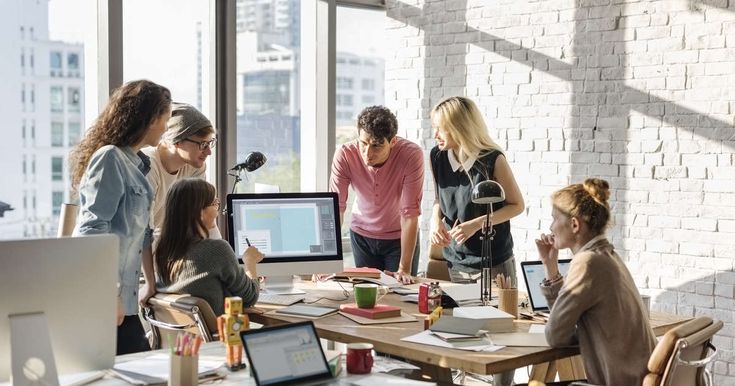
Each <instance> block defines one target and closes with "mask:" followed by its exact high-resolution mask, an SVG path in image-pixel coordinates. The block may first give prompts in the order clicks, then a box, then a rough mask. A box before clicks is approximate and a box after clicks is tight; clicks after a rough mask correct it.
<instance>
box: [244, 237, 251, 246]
mask: <svg viewBox="0 0 735 386" xmlns="http://www.w3.org/2000/svg"><path fill="white" fill-rule="evenodd" d="M245 242H246V243H248V247H252V245H250V240H248V238H247V237H246V238H245Z"/></svg>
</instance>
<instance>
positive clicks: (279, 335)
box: [240, 321, 350, 386]
mask: <svg viewBox="0 0 735 386" xmlns="http://www.w3.org/2000/svg"><path fill="white" fill-rule="evenodd" d="M240 338H241V339H242V344H243V346H245V353H246V354H247V357H248V360H249V361H250V369H251V370H252V374H253V377H254V378H255V384H256V385H258V386H276V385H349V384H350V383H349V382H347V381H346V380H339V379H335V378H334V377H333V376H332V372H331V371H330V370H329V364H328V363H327V359H326V357H325V356H324V351H323V350H322V345H321V344H320V343H319V336H317V334H316V330H315V329H314V323H312V322H311V321H307V322H300V323H290V324H282V325H278V326H274V327H263V328H259V329H253V330H248V331H243V332H241V333H240Z"/></svg>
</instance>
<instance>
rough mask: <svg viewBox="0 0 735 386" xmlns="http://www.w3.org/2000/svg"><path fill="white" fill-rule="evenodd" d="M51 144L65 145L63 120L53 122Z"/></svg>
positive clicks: (55, 145)
mask: <svg viewBox="0 0 735 386" xmlns="http://www.w3.org/2000/svg"><path fill="white" fill-rule="evenodd" d="M51 146H53V147H61V146H64V124H63V123H61V122H51Z"/></svg>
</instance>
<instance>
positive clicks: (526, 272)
mask: <svg viewBox="0 0 735 386" xmlns="http://www.w3.org/2000/svg"><path fill="white" fill-rule="evenodd" d="M571 262H572V260H570V259H562V260H559V273H561V274H562V276H567V272H568V271H569V264H570V263H571ZM521 270H522V271H523V279H524V280H525V282H526V291H527V292H528V300H529V302H530V303H531V310H533V312H534V313H535V314H539V315H544V316H548V314H549V304H548V303H547V302H546V297H544V295H543V294H542V293H541V288H540V287H539V284H540V283H541V282H542V281H543V280H544V277H545V275H546V273H545V272H544V264H543V263H542V262H541V260H536V261H522V262H521Z"/></svg>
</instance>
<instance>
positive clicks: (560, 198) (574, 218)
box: [536, 178, 656, 385]
mask: <svg viewBox="0 0 735 386" xmlns="http://www.w3.org/2000/svg"><path fill="white" fill-rule="evenodd" d="M609 197H610V187H609V185H608V183H607V181H605V180H601V179H597V178H589V179H587V180H585V181H584V183H583V184H573V185H569V186H567V187H566V188H564V189H561V190H559V191H557V192H555V193H554V194H552V195H551V203H552V212H551V215H552V217H553V220H552V222H551V226H550V227H549V230H550V231H551V234H542V235H541V237H540V238H539V239H538V240H536V247H537V249H538V252H539V255H540V258H541V261H542V262H543V263H544V268H545V270H546V278H545V279H544V281H543V282H542V283H541V291H542V293H543V294H544V296H545V297H546V298H547V300H548V301H549V305H550V306H551V315H550V316H549V322H548V323H547V324H546V340H547V341H548V342H549V344H550V345H551V346H552V347H564V346H572V345H577V344H578V345H579V350H580V351H581V353H582V360H583V361H584V370H585V373H586V374H587V378H588V380H589V382H590V383H593V384H597V385H640V384H642V382H643V377H644V376H645V375H646V364H647V363H648V357H649V356H650V355H651V352H652V351H653V348H654V346H655V344H656V340H655V338H654V334H653V330H652V329H651V326H650V324H649V321H648V316H647V314H646V311H645V310H644V306H643V302H642V301H641V297H640V294H639V293H638V289H637V288H636V286H635V283H634V282H633V277H632V276H631V275H630V272H628V269H627V268H626V266H625V263H624V262H623V260H622V259H621V258H620V256H618V254H617V253H615V250H614V249H613V246H612V244H610V242H609V241H608V240H607V238H606V237H605V229H606V228H607V225H608V222H609V220H610V205H609V204H608V202H607V200H608V198H609ZM566 248H569V249H570V250H571V251H572V253H573V254H574V255H573V256H572V263H571V265H570V266H569V272H568V273H567V276H566V277H562V275H561V274H560V273H559V264H558V256H559V250H560V249H566Z"/></svg>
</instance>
